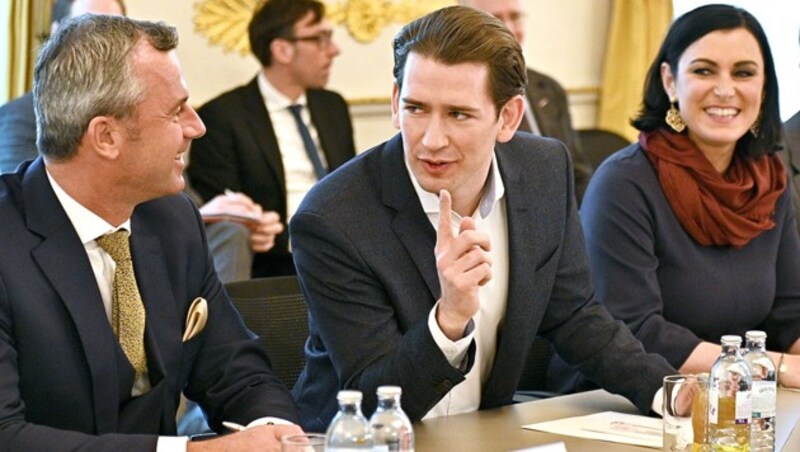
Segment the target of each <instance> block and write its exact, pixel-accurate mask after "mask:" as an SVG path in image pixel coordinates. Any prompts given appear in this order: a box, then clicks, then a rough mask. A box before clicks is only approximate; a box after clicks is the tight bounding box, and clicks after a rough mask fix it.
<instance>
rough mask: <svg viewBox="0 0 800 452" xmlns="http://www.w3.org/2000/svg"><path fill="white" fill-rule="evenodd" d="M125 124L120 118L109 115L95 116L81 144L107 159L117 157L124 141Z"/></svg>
mask: <svg viewBox="0 0 800 452" xmlns="http://www.w3.org/2000/svg"><path fill="white" fill-rule="evenodd" d="M121 126H123V124H121V122H120V121H119V120H118V119H114V118H111V117H109V116H95V117H94V118H92V120H91V121H89V127H87V128H86V133H84V134H83V138H81V144H83V145H85V146H86V147H87V149H89V150H90V151H91V152H94V153H96V154H97V155H99V156H101V157H102V158H105V159H110V160H113V159H116V158H117V157H118V156H119V150H120V147H121V144H122V142H123V141H124V134H123V133H122V130H121V129H120V127H121Z"/></svg>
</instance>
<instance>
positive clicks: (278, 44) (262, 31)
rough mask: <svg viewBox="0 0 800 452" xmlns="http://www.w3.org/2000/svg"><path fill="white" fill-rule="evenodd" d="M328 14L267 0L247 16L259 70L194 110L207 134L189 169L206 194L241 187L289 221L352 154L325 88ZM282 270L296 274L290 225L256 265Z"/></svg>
mask: <svg viewBox="0 0 800 452" xmlns="http://www.w3.org/2000/svg"><path fill="white" fill-rule="evenodd" d="M324 15H325V9H324V5H323V4H322V3H321V2H319V1H317V0H269V1H267V2H266V3H265V4H264V5H263V6H262V7H261V8H260V9H259V10H258V11H257V12H256V13H255V15H254V16H253V19H252V20H251V22H250V26H249V35H250V47H251V48H252V50H253V54H254V55H255V56H256V58H258V60H259V62H260V63H261V65H262V70H261V71H260V72H259V74H258V75H257V76H256V78H254V79H253V80H252V81H251V82H250V83H248V84H247V85H245V86H241V87H238V88H236V89H234V90H232V91H229V92H227V93H224V94H222V95H221V96H219V97H217V98H215V99H213V100H211V101H210V102H208V103H207V104H205V105H203V106H202V107H201V108H200V109H199V110H198V113H199V114H200V117H201V118H202V119H203V121H204V122H205V123H206V125H207V126H208V133H207V134H206V135H205V137H203V138H201V139H199V140H197V141H196V142H195V143H194V145H193V146H192V159H191V164H190V165H189V169H188V173H189V177H190V179H191V182H192V185H193V187H194V188H195V189H196V190H197V192H198V193H199V194H200V196H201V197H203V198H204V199H209V198H211V197H213V196H215V195H217V194H219V193H223V192H224V191H225V190H226V189H231V190H235V191H238V192H242V193H244V194H246V195H248V196H250V197H251V198H253V200H254V201H255V202H256V203H258V204H260V205H261V206H262V207H263V208H264V209H265V210H267V211H274V212H277V213H278V214H279V215H280V218H281V220H282V221H283V222H284V224H288V222H289V220H290V219H291V217H292V215H293V214H294V212H295V211H296V210H297V206H298V205H299V204H300V201H302V199H303V197H304V196H305V194H306V193H307V192H308V190H309V189H310V188H311V187H312V186H313V185H314V184H315V183H316V182H317V180H319V179H320V178H321V177H323V176H324V175H325V174H327V173H328V172H330V171H332V170H334V169H336V168H337V167H339V166H340V165H341V164H343V163H344V162H346V161H347V160H349V159H350V158H352V157H353V156H354V155H355V145H354V143H353V127H352V124H351V123H350V114H349V111H348V108H347V104H346V103H345V101H344V99H343V98H342V97H341V96H340V95H339V94H337V93H335V92H332V91H328V90H325V89H323V88H324V87H325V85H326V84H327V82H328V77H329V75H330V69H331V64H332V62H333V59H334V58H335V57H336V56H337V55H338V54H339V48H338V46H337V45H336V43H335V42H334V41H333V40H332V33H333V30H332V26H331V24H330V22H329V21H328V20H327V19H325V17H324ZM292 108H296V109H298V110H297V111H299V115H300V119H299V120H300V121H302V125H301V124H298V122H297V121H298V119H297V118H295V117H294V114H295V113H294V112H293V111H292ZM301 129H302V130H301ZM304 133H307V134H308V135H307V137H304V135H303V134H304ZM306 138H307V139H306ZM309 146H310V147H311V148H310V149H309ZM315 159H316V162H315ZM285 274H294V263H293V262H292V256H291V253H290V251H289V234H288V230H287V231H286V232H284V233H283V234H281V235H278V236H277V238H276V243H275V247H274V248H273V249H272V250H271V251H269V252H268V253H259V254H256V256H255V260H254V262H253V276H254V277H258V276H272V275H285Z"/></svg>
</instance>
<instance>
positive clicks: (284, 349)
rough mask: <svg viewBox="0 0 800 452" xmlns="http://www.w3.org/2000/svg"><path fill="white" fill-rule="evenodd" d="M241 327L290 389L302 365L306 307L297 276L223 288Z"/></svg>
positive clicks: (306, 330)
mask: <svg viewBox="0 0 800 452" xmlns="http://www.w3.org/2000/svg"><path fill="white" fill-rule="evenodd" d="M225 290H226V291H227V292H228V295H229V296H230V298H231V301H233V304H234V305H235V306H236V308H237V309H238V310H239V313H240V314H241V315H242V318H243V319H244V323H245V324H246V325H247V327H248V328H250V330H252V331H253V332H254V333H255V334H257V335H258V336H259V337H260V338H261V341H262V342H263V343H264V346H265V347H266V349H267V353H268V354H269V359H270V362H271V363H272V370H273V371H274V372H275V374H276V375H277V376H278V377H279V378H280V379H281V380H283V382H284V383H286V386H287V387H288V388H289V389H291V388H292V386H294V383H295V381H296V380H297V377H299V376H300V372H302V370H303V366H304V365H305V355H304V354H303V346H304V345H305V341H306V338H307V337H308V307H307V306H306V302H305V299H304V298H303V293H302V292H301V291H300V284H299V283H298V281H297V277H296V276H275V277H270V278H256V279H251V280H247V281H236V282H230V283H227V284H225Z"/></svg>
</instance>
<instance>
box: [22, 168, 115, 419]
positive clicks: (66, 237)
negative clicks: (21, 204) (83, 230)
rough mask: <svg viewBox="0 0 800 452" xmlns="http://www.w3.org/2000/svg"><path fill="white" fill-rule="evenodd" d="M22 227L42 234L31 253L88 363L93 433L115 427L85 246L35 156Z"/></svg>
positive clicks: (106, 336) (110, 343)
mask: <svg viewBox="0 0 800 452" xmlns="http://www.w3.org/2000/svg"><path fill="white" fill-rule="evenodd" d="M23 196H24V198H25V199H24V201H25V208H26V212H27V213H26V216H27V225H28V227H29V228H30V229H31V230H32V231H33V232H36V233H37V234H39V235H41V236H42V237H43V240H42V243H41V244H40V245H39V246H38V247H36V248H35V249H34V250H33V252H32V254H33V258H34V259H35V260H36V262H37V263H38V264H39V266H40V267H41V269H42V273H44V275H45V277H46V278H47V279H48V280H49V281H50V283H51V284H52V285H53V287H54V288H55V290H56V292H58V295H59V296H60V297H61V300H62V301H63V303H64V306H65V308H66V309H67V312H68V313H69V315H70V317H71V318H72V321H73V323H74V325H75V329H76V331H77V333H78V338H79V340H80V342H81V344H82V346H83V351H84V354H85V356H86V364H87V365H88V367H89V373H90V374H91V381H92V394H91V397H92V398H93V400H94V417H95V418H94V420H95V425H96V426H97V432H98V433H100V434H102V433H107V432H113V431H116V427H117V421H118V417H117V416H118V413H117V411H118V410H117V407H118V406H119V399H118V393H119V392H118V387H117V383H118V376H117V372H116V366H115V365H113V363H115V362H116V361H115V360H116V357H115V347H117V345H116V344H117V340H116V338H115V337H114V333H113V332H112V331H111V327H110V325H108V318H107V317H106V313H105V308H104V307H103V300H102V298H101V296H100V292H99V290H98V289H97V283H96V280H95V276H94V273H93V272H92V268H91V264H90V263H89V259H88V257H87V256H86V250H85V249H84V247H83V244H82V243H81V242H80V239H79V238H78V234H77V233H76V232H75V229H74V228H73V227H72V223H70V221H69V219H68V218H67V215H66V213H65V212H64V209H63V208H62V207H61V204H60V203H59V202H58V199H57V198H56V196H55V193H53V190H52V188H51V187H50V183H49V181H48V180H47V176H46V174H45V170H44V163H43V162H42V159H41V157H40V158H38V159H37V160H36V161H35V162H34V163H33V164H32V165H31V167H30V168H29V169H28V171H27V172H26V174H25V178H24V180H23Z"/></svg>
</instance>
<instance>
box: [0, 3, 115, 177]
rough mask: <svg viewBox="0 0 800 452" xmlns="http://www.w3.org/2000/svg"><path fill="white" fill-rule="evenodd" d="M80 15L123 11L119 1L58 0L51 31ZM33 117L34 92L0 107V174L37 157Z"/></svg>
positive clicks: (52, 16) (52, 18) (53, 12)
mask: <svg viewBox="0 0 800 452" xmlns="http://www.w3.org/2000/svg"><path fill="white" fill-rule="evenodd" d="M82 14H116V15H124V14H125V5H124V4H123V3H122V0H58V1H57V2H56V3H55V4H54V5H53V10H52V13H51V23H50V33H51V34H52V33H54V32H55V31H56V30H57V29H58V24H59V23H60V22H61V21H63V20H66V19H68V18H70V17H77V16H80V15H82ZM37 155H38V153H37V151H36V118H35V117H34V115H33V93H32V92H28V93H25V94H23V95H22V96H20V97H18V98H16V99H14V100H12V101H10V102H8V103H6V104H5V105H1V106H0V174H2V173H10V172H12V171H14V168H16V167H17V165H19V164H20V163H21V162H23V161H25V160H30V159H34V158H36V156H37Z"/></svg>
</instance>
